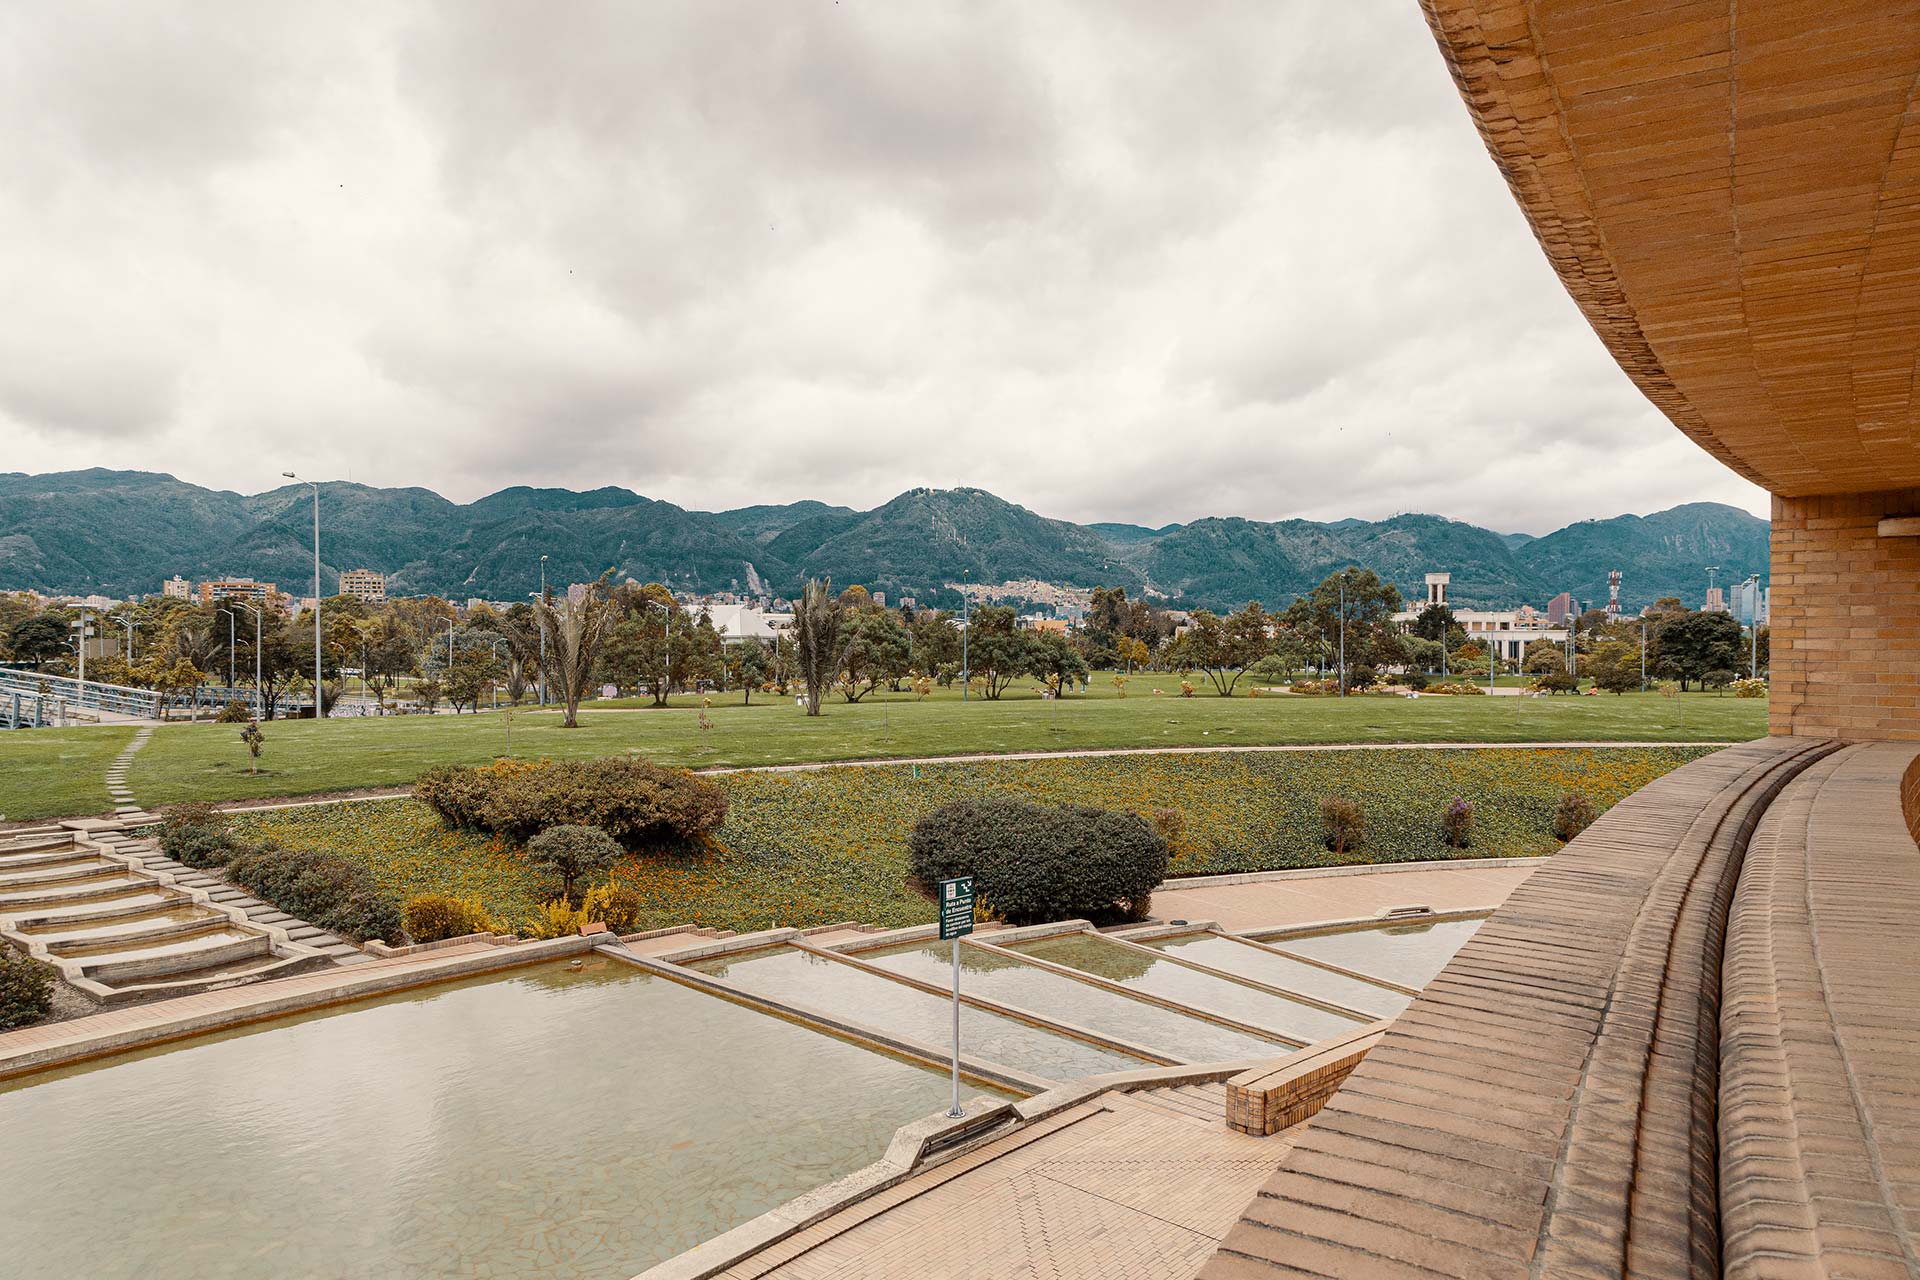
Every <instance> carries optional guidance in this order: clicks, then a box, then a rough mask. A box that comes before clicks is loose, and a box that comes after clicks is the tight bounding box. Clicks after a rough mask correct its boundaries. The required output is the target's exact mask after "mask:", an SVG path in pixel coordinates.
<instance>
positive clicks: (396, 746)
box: [0, 686, 1766, 804]
mask: <svg viewBox="0 0 1920 1280" xmlns="http://www.w3.org/2000/svg"><path fill="white" fill-rule="evenodd" d="M1163 687H1164V686H1163ZM1176 687H1177V686H1176ZM708 716H709V719H710V720H711V721H712V725H713V727H712V728H711V729H706V730H703V729H701V728H700V727H699V710H698V708H697V707H693V706H680V705H677V706H672V707H668V708H664V709H651V708H644V709H643V708H636V709H629V710H614V709H601V708H597V707H595V706H593V705H592V704H589V705H588V706H586V707H584V708H582V710H581V716H580V727H579V728H578V729H571V730H569V729H562V728H560V727H559V725H560V718H559V716H558V714H556V713H554V712H519V713H516V714H515V715H514V716H513V724H512V739H513V741H512V754H513V755H515V756H520V757H526V758H537V757H541V756H548V757H552V758H555V759H561V758H579V757H588V756H602V755H615V754H620V753H623V752H637V753H639V754H641V755H644V756H647V757H648V758H650V759H653V760H656V761H660V762H662V763H667V764H677V765H686V766H692V767H704V766H713V765H768V764H790V763H795V762H802V761H833V760H858V759H875V758H897V757H902V756H933V755H955V754H971V753H989V752H992V753H998V752H1018V751H1049V750H1086V749H1099V748H1108V747H1179V746H1254V745H1260V746H1264V745H1272V744H1286V743H1333V742H1583V741H1687V742H1700V741H1709V742H1727V741H1742V740H1745V739H1749V738H1755V737H1759V736H1761V735H1763V734H1764V733H1765V732H1766V703H1765V702H1764V701H1762V700H1759V699H1752V700H1742V699H1736V698H1731V697H1715V696H1711V695H1699V694H1696V695H1691V696H1688V697H1683V698H1680V699H1677V700H1673V699H1664V698H1661V697H1660V696H1658V695H1657V694H1647V695H1638V694H1628V695H1626V696H1624V697H1618V698H1616V697H1611V696H1607V697H1599V698H1584V697H1559V698H1506V697H1465V698H1420V699H1417V700H1409V699H1405V698H1349V699H1346V700H1344V701H1343V700H1340V699H1337V698H1296V697H1263V698H1247V697H1239V698H1217V697H1195V698H1180V697H1153V696H1151V695H1150V694H1149V695H1146V696H1134V697H1129V698H1126V699H1124V700H1122V699H1116V698H1110V697H1109V698H1069V699H1064V700H1061V701H1055V702H1048V701H1042V700H1040V699H1037V698H1031V697H1028V698H1020V699H1008V700H1005V701H1001V702H985V701H977V700H976V701H971V702H968V703H966V704H964V705H963V704H962V703H960V702H959V701H958V700H956V699H953V698H951V697H945V698H939V699H928V700H927V701H926V702H919V701H916V700H915V699H913V698H912V697H911V695H908V696H905V697H902V698H888V699H880V698H877V697H870V698H868V699H867V700H866V701H864V702H861V703H857V704H848V703H845V702H838V701H836V702H833V703H830V704H828V705H827V707H826V714H825V715H823V716H821V717H819V718H809V717H807V716H806V715H804V714H802V713H801V711H800V710H799V709H798V708H796V707H795V706H794V705H793V703H792V702H791V701H790V700H786V701H783V700H768V701H764V702H759V701H756V702H755V703H754V704H753V705H751V706H747V707H742V706H740V705H739V704H738V703H737V702H734V701H726V702H721V701H716V702H715V703H714V705H713V706H712V708H711V709H710V710H709V711H708ZM265 731H266V735H267V745H266V754H265V755H264V756H263V757H262V759H261V762H260V763H261V769H260V773H259V775H258V776H257V777H253V776H249V775H248V773H247V758H246V752H245V749H244V748H243V747H242V746H241V744H240V741H239V731H238V730H237V729H236V728H234V727H233V726H231V725H176V726H169V727H167V728H164V729H162V730H160V731H159V732H158V733H157V734H155V735H154V739H153V741H152V742H151V743H150V744H149V745H148V746H147V748H146V749H145V750H143V751H142V752H141V753H140V754H139V755H138V756H137V757H135V760H134V765H133V769H132V771H131V774H130V782H131V785H132V787H133V791H134V794H135V796H137V797H138V798H139V799H140V801H141V802H142V803H145V804H164V803H168V802H170V801H175V800H184V799H220V800H227V799H241V798H245V797H250V796H274V795H299V794H310V793H314V792H323V791H335V790H345V789H350V788H357V787H375V786H404V785H406V784H408V783H411V782H412V781H413V779H414V777H415V776H417V775H418V774H419V772H420V771H421V770H422V769H424V768H426V767H427V766H429V765H434V764H445V763H454V764H477V763H484V762H486V761H489V760H492V759H494V758H495V757H497V756H501V755H505V754H507V753H508V751H507V719H506V717H505V716H504V715H500V714H486V715H480V716H458V717H455V716H401V717H390V718H380V719H372V720H328V721H323V722H320V723H317V724H316V723H314V722H313V721H287V722H282V723H269V724H267V725H266V726H265ZM3 795H4V792H3V791H0V796H3ZM0 802H4V801H0Z"/></svg>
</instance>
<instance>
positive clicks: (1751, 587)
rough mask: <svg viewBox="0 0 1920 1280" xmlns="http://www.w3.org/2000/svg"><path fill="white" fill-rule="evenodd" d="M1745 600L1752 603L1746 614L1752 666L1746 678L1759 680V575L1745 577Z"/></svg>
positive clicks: (1753, 574) (1752, 574)
mask: <svg viewBox="0 0 1920 1280" xmlns="http://www.w3.org/2000/svg"><path fill="white" fill-rule="evenodd" d="M1747 599H1748V600H1750V601H1752V607H1751V609H1750V610H1749V612H1748V614H1747V631H1748V633H1749V636H1750V638H1751V640H1752V642H1753V657H1752V659H1751V663H1752V665H1751V666H1749V667H1748V669H1747V676H1748V678H1749V679H1753V680H1758V679H1759V678H1760V575H1759V574H1757V573H1750V574H1748V575H1747Z"/></svg>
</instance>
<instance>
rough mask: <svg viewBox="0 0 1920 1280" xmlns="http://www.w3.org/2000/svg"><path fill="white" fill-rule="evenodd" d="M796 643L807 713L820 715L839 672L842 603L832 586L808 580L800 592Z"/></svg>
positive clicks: (795, 614) (795, 613) (796, 604)
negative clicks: (835, 676)
mask: <svg viewBox="0 0 1920 1280" xmlns="http://www.w3.org/2000/svg"><path fill="white" fill-rule="evenodd" d="M793 643H794V648H795V649H796V650H797V651H798V656H799V659H800V677H801V679H803V680H805V681H806V684H807V714H808V715H810V716H817V715H819V714H820V699H821V698H822V697H824V696H825V694H826V692H827V690H828V689H829V688H830V687H831V686H832V684H833V677H834V673H835V672H837V671H838V670H839V669H840V657H841V654H840V601H839V600H838V599H837V598H836V597H835V596H834V594H833V587H832V585H831V584H830V583H825V582H821V581H820V580H819V579H818V578H809V579H808V580H807V585H806V586H805V587H804V588H802V589H801V592H800V599H799V600H797V601H795V602H794V606H793Z"/></svg>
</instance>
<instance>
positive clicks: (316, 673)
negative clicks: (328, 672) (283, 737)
mask: <svg viewBox="0 0 1920 1280" xmlns="http://www.w3.org/2000/svg"><path fill="white" fill-rule="evenodd" d="M280 474H281V475H283V476H285V477H286V478H287V479H289V480H291V481H293V482H294V483H295V484H304V485H306V486H307V487H308V488H310V489H312V490H313V718H314V719H315V720H318V719H320V718H321V717H322V716H323V715H324V714H325V710H324V708H323V707H322V705H321V704H322V699H321V696H320V483H319V482H318V481H317V480H302V479H301V478H300V477H299V476H297V475H295V474H293V472H291V471H282V472H281V473H280Z"/></svg>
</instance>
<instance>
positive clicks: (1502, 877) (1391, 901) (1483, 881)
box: [1153, 862, 1542, 932]
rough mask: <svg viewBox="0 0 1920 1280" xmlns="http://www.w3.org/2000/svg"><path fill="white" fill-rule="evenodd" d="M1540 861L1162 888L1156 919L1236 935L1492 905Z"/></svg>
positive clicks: (1312, 873) (1301, 875) (1155, 898)
mask: <svg viewBox="0 0 1920 1280" xmlns="http://www.w3.org/2000/svg"><path fill="white" fill-rule="evenodd" d="M1540 865H1542V864H1541V863H1536V862H1526V863H1522V864H1520V865H1518V866H1476V865H1474V864H1473V863H1471V862H1461V863H1452V864H1448V865H1447V866H1444V867H1439V868H1431V869H1422V870H1405V871H1397V870H1369V871H1368V872H1367V873H1366V874H1364V875H1352V874H1328V873H1325V872H1317V871H1302V872H1297V873H1295V872H1290V873H1287V874H1285V875H1283V876H1280V877H1276V878H1274V879H1271V880H1258V881H1253V882H1251V883H1247V884H1234V885H1217V886H1212V887H1207V888H1200V889H1161V890H1160V891H1158V892H1157V893H1155V894H1154V895H1153V914H1154V915H1155V916H1156V917H1158V918H1159V919H1161V920H1217V921H1219V923H1220V927H1221V928H1223V929H1228V930H1231V931H1234V932H1244V931H1245V930H1248V929H1261V928H1268V927H1281V926H1286V925H1297V924H1310V923H1312V922H1313V921H1316V920H1341V919H1348V918H1351V917H1356V916H1371V915H1377V914H1379V913H1380V912H1381V911H1383V910H1385V909H1386V908H1388V907H1399V906H1407V905H1411V904H1422V905H1425V906H1429V907H1432V908H1433V909H1434V910H1435V911H1460V910H1471V909H1473V908H1478V907H1494V906H1498V905H1499V904H1500V903H1502V902H1504V901H1506V898H1507V895H1508V894H1510V893H1512V892H1513V891H1514V889H1515V888H1517V887H1518V886H1519V885H1521V884H1523V883H1524V882H1525V881H1526V879H1527V877H1528V876H1530V875H1532V874H1533V873H1534V871H1535V870H1536V869H1537V868H1538V866H1540Z"/></svg>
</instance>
